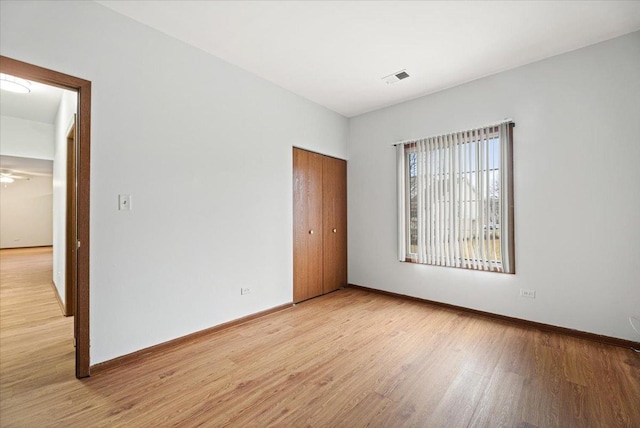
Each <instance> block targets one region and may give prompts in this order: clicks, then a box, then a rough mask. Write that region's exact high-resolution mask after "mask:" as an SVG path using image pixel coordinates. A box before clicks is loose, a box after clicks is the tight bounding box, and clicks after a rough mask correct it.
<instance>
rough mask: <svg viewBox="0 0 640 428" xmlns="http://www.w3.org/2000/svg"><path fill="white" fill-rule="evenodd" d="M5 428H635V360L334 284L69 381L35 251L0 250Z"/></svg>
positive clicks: (60, 327) (60, 329) (0, 392)
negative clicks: (325, 291) (320, 293)
mask: <svg viewBox="0 0 640 428" xmlns="http://www.w3.org/2000/svg"><path fill="white" fill-rule="evenodd" d="M0 267H1V271H2V272H1V275H2V276H1V290H0V298H1V302H0V303H1V311H0V324H1V325H0V327H1V329H0V357H1V361H0V369H1V371H0V382H1V386H0V401H1V404H0V422H1V424H0V425H1V426H3V427H49V426H61V427H101V426H104V427H117V426H126V427H166V426H180V427H192V426H207V427H219V426H232V427H254V426H255V427H266V426H279V427H307V426H309V427H349V428H352V427H364V426H371V427H404V426H415V427H440V426H442V427H468V426H471V427H501V426H505V427H519V428H524V427H527V428H531V427H617V426H625V427H640V355H638V354H635V353H633V352H632V351H630V350H627V349H622V348H616V347H612V346H607V345H601V344H597V343H593V342H589V341H585V340H581V339H575V338H572V337H566V336H562V335H558V334H549V333H543V332H540V331H537V330H534V329H527V328H523V327H519V326H513V325H510V324H506V323H501V322H496V321H493V320H489V319H485V318H482V317H479V316H471V315H466V314H465V313H461V312H458V311H454V310H449V309H442V308H438V307H434V306H430V305H427V304H422V303H418V302H413V301H404V300H400V299H396V298H393V297H388V296H382V295H377V294H371V293H368V292H366V291H361V290H354V289H346V290H340V291H337V292H335V293H332V294H330V295H327V296H324V297H320V298H317V299H314V300H311V301H308V302H305V303H302V304H300V305H298V306H296V307H294V308H292V309H287V310H285V311H282V312H279V313H276V314H272V315H268V316H266V317H264V318H261V319H258V320H254V321H251V322H249V323H247V324H244V325H241V326H237V327H233V328H231V329H229V330H225V331H222V332H218V333H216V334H214V335H212V336H210V337H207V338H201V339H199V340H197V341H195V342H193V343H188V344H185V345H183V346H181V347H180V348H178V349H174V350H172V351H170V352H166V353H162V354H160V355H153V356H149V357H145V358H144V359H143V360H141V361H139V362H136V363H133V364H129V365H126V366H123V367H119V368H116V369H112V370H110V371H104V372H102V373H100V374H98V375H95V376H93V377H91V378H89V379H85V380H77V379H75V378H74V370H73V346H72V336H73V333H72V323H73V319H72V318H64V317H63V316H62V315H61V311H60V308H59V306H58V303H57V302H56V300H55V298H54V294H53V291H52V290H51V286H50V283H49V281H50V278H51V252H50V250H47V249H44V250H43V249H36V250H3V251H1V252H0Z"/></svg>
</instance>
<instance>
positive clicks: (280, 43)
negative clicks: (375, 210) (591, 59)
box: [98, 0, 640, 117]
mask: <svg viewBox="0 0 640 428" xmlns="http://www.w3.org/2000/svg"><path fill="white" fill-rule="evenodd" d="M98 3H101V4H102V5H104V6H107V7H109V8H111V9H113V10H115V11H117V12H119V13H121V14H123V15H126V16H128V17H130V18H133V19H135V20H136V21H139V22H141V23H144V24H146V25H148V26H150V27H153V28H156V29H158V30H160V31H162V32H164V33H166V34H168V35H171V36H173V37H175V38H178V39H180V40H182V41H184V42H186V43H189V44H191V45H193V46H196V47H198V48H200V49H202V50H204V51H206V52H209V53H211V54H213V55H215V56H217V57H220V58H222V59H224V60H226V61H228V62H230V63H232V64H235V65H237V66H239V67H241V68H243V69H245V70H248V71H250V72H252V73H254V74H256V75H258V76H260V77H262V78H264V79H267V80H269V81H271V82H273V83H275V84H277V85H279V86H281V87H283V88H286V89H288V90H290V91H292V92H294V93H297V94H299V95H301V96H303V97H306V98H308V99H310V100H312V101H315V102H316V103H318V104H321V105H323V106H326V107H327V108H329V109H331V110H334V111H336V112H338V113H340V114H342V115H344V116H347V117H352V116H355V115H358V114H361V113H365V112H367V111H371V110H375V109H379V108H381V107H385V106H389V105H392V104H396V103H399V102H402V101H405V100H409V99H412V98H416V97H419V96H422V95H425V94H429V93H433V92H436V91H439V90H442V89H444V88H448V87H451V86H455V85H459V84H461V83H464V82H468V81H470V80H474V79H477V78H480V77H482V76H487V75H490V74H493V73H497V72H500V71H503V70H507V69H511V68H514V67H518V66H520V65H524V64H527V63H530V62H533V61H537V60H540V59H543V58H547V57H550V56H553V55H557V54H560V53H563V52H567V51H571V50H574V49H577V48H580V47H583V46H587V45H590V44H594V43H597V42H600V41H604V40H607V39H611V38H614V37H617V36H620V35H623V34H626V33H630V32H633V31H636V30H640V2H638V1H510V2H504V1H324V2H323V1H164V0H163V1H147V0H145V1H112V0H100V1H98ZM402 69H406V70H407V72H408V73H409V74H410V75H411V77H410V78H408V79H405V80H402V81H400V82H398V83H395V84H393V85H387V84H385V83H384V82H383V80H382V77H384V76H387V75H389V74H392V73H394V72H396V71H399V70H402Z"/></svg>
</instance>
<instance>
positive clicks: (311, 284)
mask: <svg viewBox="0 0 640 428" xmlns="http://www.w3.org/2000/svg"><path fill="white" fill-rule="evenodd" d="M322 169H323V156H322V155H319V154H317V153H311V152H308V151H305V150H300V149H295V148H294V149H293V301H294V302H300V301H302V300H306V299H309V298H311V297H315V296H319V295H321V294H322V292H323V291H322V290H323V285H322V281H323V274H322V270H323V267H322V263H323V255H322V253H323V248H322Z"/></svg>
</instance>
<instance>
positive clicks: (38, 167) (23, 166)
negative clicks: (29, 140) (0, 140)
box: [0, 156, 53, 176]
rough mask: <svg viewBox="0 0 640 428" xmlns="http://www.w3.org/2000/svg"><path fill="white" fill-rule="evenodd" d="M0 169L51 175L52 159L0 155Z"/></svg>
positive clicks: (28, 173)
mask: <svg viewBox="0 0 640 428" xmlns="http://www.w3.org/2000/svg"><path fill="white" fill-rule="evenodd" d="M0 170H1V171H7V170H8V171H11V172H12V173H15V174H16V175H27V176H29V175H44V176H47V175H52V174H53V161H52V160H47V159H32V158H22V157H17V156H0Z"/></svg>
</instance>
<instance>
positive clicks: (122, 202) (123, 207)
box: [118, 195, 131, 211]
mask: <svg viewBox="0 0 640 428" xmlns="http://www.w3.org/2000/svg"><path fill="white" fill-rule="evenodd" d="M118 209H119V210H120V211H131V195H118Z"/></svg>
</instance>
